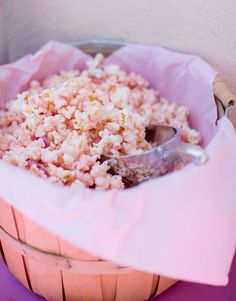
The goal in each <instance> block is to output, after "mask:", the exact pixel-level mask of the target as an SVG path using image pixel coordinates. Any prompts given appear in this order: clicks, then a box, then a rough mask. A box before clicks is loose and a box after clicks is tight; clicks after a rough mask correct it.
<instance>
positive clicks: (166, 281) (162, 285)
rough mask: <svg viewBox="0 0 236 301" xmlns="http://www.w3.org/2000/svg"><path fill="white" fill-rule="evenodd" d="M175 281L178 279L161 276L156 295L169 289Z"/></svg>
mask: <svg viewBox="0 0 236 301" xmlns="http://www.w3.org/2000/svg"><path fill="white" fill-rule="evenodd" d="M174 283H176V280H174V279H171V278H167V277H164V276H161V277H160V280H159V284H158V289H157V293H156V295H155V296H158V295H160V294H161V293H162V292H164V291H165V290H167V288H169V287H170V286H172V285H173V284H174Z"/></svg>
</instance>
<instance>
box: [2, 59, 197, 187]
mask: <svg viewBox="0 0 236 301" xmlns="http://www.w3.org/2000/svg"><path fill="white" fill-rule="evenodd" d="M102 61H103V56H102V55H101V54H98V55H97V56H96V57H95V58H94V59H93V60H91V61H89V62H88V63H87V69H85V70H83V71H81V72H80V73H79V71H78V70H73V71H69V72H61V73H60V75H53V76H50V77H48V78H47V79H45V80H44V81H43V82H42V83H39V82H37V81H32V82H31V83H30V88H29V90H27V91H24V92H22V93H20V94H18V95H17V97H16V99H14V100H11V101H10V102H9V103H8V104H7V108H6V110H1V111H0V159H2V160H5V161H7V162H9V163H11V164H14V165H16V166H19V167H22V168H24V169H26V170H29V171H31V172H33V173H34V174H36V175H38V176H40V177H42V178H47V179H48V180H49V181H51V182H53V183H58V184H62V185H66V186H69V185H78V186H82V187H90V188H101V189H121V188H124V183H123V181H122V177H121V176H119V175H112V174H110V173H109V165H108V164H107V162H106V161H102V160H101V157H102V155H116V156H118V155H131V154H140V153H143V152H145V151H146V150H149V149H150V148H151V147H152V146H151V145H150V144H149V143H148V142H147V141H146V140H145V128H146V127H147V126H149V125H151V124H156V123H161V124H168V125H172V126H175V127H178V128H179V129H180V131H181V136H182V140H183V141H184V142H190V143H194V144H198V143H199V141H200V135H199V133H198V132H197V131H195V130H194V129H191V128H190V127H189V124H188V115H189V112H188V110H187V108H186V107H183V106H179V107H178V106H177V105H176V104H174V103H169V102H168V101H167V100H166V99H164V98H161V97H160V95H159V92H158V91H156V90H154V89H151V88H150V87H149V83H148V82H147V81H146V80H145V79H143V78H142V77H141V76H139V75H137V74H134V73H133V72H131V73H126V72H125V71H123V70H121V69H120V67H119V66H118V65H111V64H110V65H102Z"/></svg>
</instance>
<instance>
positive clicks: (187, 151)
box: [163, 143, 208, 165]
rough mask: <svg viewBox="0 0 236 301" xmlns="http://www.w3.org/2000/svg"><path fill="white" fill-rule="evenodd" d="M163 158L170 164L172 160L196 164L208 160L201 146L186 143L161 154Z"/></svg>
mask: <svg viewBox="0 0 236 301" xmlns="http://www.w3.org/2000/svg"><path fill="white" fill-rule="evenodd" d="M163 160H164V161H165V162H166V163H171V164H172V163H173V162H176V163H178V162H180V163H184V164H187V163H190V162H193V163H194V164H196V165H201V164H203V163H205V162H206V161H207V160H208V156H207V153H206V151H205V150H204V149H203V148H202V147H201V146H199V145H194V144H188V143H186V144H182V145H180V146H178V147H177V148H176V149H174V150H171V151H168V152H166V153H165V154H163Z"/></svg>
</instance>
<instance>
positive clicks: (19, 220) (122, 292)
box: [0, 41, 234, 301]
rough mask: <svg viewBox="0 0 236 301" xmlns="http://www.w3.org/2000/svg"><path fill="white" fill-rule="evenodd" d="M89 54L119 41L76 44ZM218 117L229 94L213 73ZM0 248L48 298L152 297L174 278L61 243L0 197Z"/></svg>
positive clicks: (18, 274)
mask: <svg viewBox="0 0 236 301" xmlns="http://www.w3.org/2000/svg"><path fill="white" fill-rule="evenodd" d="M76 45H77V46H79V47H80V48H81V49H82V50H84V51H86V52H88V53H89V54H95V53H96V52H98V51H100V52H103V53H104V54H105V55H108V54H110V53H111V52H112V51H114V50H115V49H117V48H119V47H120V46H122V45H124V42H116V41H115V42H114V41H112V42H110V41H99V42H98V41H90V42H83V43H80V44H76ZM214 93H215V95H216V97H217V98H218V99H221V101H222V102H220V101H219V102H218V104H219V105H218V109H219V110H218V112H219V116H221V115H222V114H224V110H222V108H224V106H222V105H220V104H221V103H223V104H224V105H225V104H227V102H228V101H229V100H232V99H233V98H234V96H233V94H232V93H231V92H230V91H229V89H228V87H227V86H226V85H225V84H224V83H223V82H222V81H221V80H220V79H219V78H216V81H215V84H214ZM0 212H1V215H0V252H1V253H2V257H3V259H4V261H5V263H6V265H7V266H8V268H9V270H10V271H11V272H12V273H13V274H14V275H15V276H16V277H17V278H18V279H19V280H20V282H22V283H23V284H24V285H25V286H26V287H27V288H28V289H30V290H32V291H33V292H34V293H36V294H39V295H42V296H43V297H45V298H46V299H47V300H49V301H78V300H85V301H86V300H87V301H89V300H92V301H94V300H104V301H111V300H115V301H132V300H133V301H139V300H140V301H142V300H147V299H149V298H151V297H154V296H157V295H159V294H160V293H162V292H163V291H164V290H166V289H167V288H168V287H170V286H171V285H172V284H174V283H175V282H176V280H173V279H170V278H166V277H162V276H159V275H153V274H150V273H145V272H142V271H136V270H132V269H130V268H126V267H119V266H117V265H115V264H112V263H110V262H107V261H104V260H102V259H100V258H98V257H95V256H92V255H90V254H88V253H87V252H84V251H82V250H80V249H79V248H77V247H74V246H73V245H71V244H69V243H67V242H65V241H64V240H62V239H61V238H59V237H57V236H56V235H54V234H53V233H50V232H48V231H47V230H45V229H43V228H42V227H40V226H39V225H37V224H35V223H34V222H33V221H32V220H30V219H29V218H27V217H26V216H24V215H22V214H21V213H20V212H19V211H17V210H16V209H15V208H13V207H11V206H10V205H9V204H8V203H7V202H6V201H4V200H2V199H0Z"/></svg>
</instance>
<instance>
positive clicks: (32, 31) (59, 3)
mask: <svg viewBox="0 0 236 301" xmlns="http://www.w3.org/2000/svg"><path fill="white" fill-rule="evenodd" d="M95 38H103V39H104V38H109V39H122V40H129V41H138V42H142V43H151V44H158V45H161V46H164V47H167V48H170V49H173V50H178V51H181V52H186V53H194V54H197V55H200V56H201V57H203V58H204V59H205V60H207V61H208V62H209V63H210V64H212V65H213V66H214V67H215V68H217V69H218V71H220V72H222V73H223V75H224V76H223V77H224V78H225V80H226V81H227V82H228V83H229V84H230V86H231V87H232V88H233V89H234V91H236V81H235V78H236V2H235V0H223V1H222V0H178V1H177V0H109V1H108V0H50V1H48V0H0V63H1V64H2V63H5V62H8V61H13V60H16V59H18V58H20V57H22V56H23V55H25V54H28V53H32V52H34V51H36V50H37V49H38V48H39V47H41V46H42V45H43V44H44V43H45V42H47V41H48V40H52V39H53V40H58V41H63V42H73V41H78V40H82V39H95Z"/></svg>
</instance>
